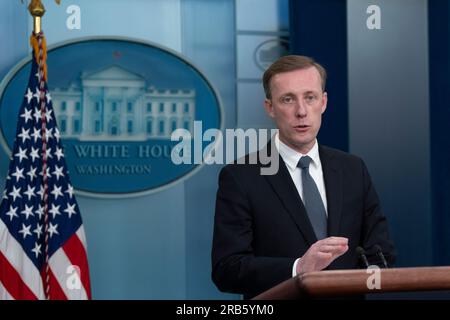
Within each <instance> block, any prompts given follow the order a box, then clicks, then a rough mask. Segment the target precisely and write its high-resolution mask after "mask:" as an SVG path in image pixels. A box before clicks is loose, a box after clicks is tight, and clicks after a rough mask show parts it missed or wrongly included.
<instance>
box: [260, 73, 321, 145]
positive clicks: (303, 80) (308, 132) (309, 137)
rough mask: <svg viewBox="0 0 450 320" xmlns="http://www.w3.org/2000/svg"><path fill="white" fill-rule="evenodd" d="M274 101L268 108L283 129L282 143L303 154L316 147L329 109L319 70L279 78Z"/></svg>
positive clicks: (274, 82) (274, 83)
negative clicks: (317, 137)
mask: <svg viewBox="0 0 450 320" xmlns="http://www.w3.org/2000/svg"><path fill="white" fill-rule="evenodd" d="M270 88H271V93H272V98H271V99H270V100H269V99H266V101H265V102H264V105H265V107H266V111H267V113H268V114H269V116H270V117H272V118H273V119H274V121H275V123H276V125H277V127H278V129H279V137H280V140H281V141H282V142H283V143H285V144H286V145H288V146H290V147H291V148H293V149H294V150H296V151H298V152H300V153H303V154H305V153H307V152H308V151H309V150H310V149H311V148H312V147H313V145H314V141H315V139H316V136H317V133H318V132H319V129H320V124H321V121H322V113H323V112H324V111H325V109H326V107H327V94H326V93H325V92H322V82H321V78H320V74H319V72H318V71H317V69H316V68H315V67H310V68H307V69H300V70H294V71H289V72H283V73H279V74H276V75H275V76H273V77H272V79H271V82H270Z"/></svg>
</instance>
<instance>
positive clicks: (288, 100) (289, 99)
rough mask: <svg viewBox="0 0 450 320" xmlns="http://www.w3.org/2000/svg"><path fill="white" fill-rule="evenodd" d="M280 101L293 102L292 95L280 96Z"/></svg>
mask: <svg viewBox="0 0 450 320" xmlns="http://www.w3.org/2000/svg"><path fill="white" fill-rule="evenodd" d="M281 101H282V102H283V103H293V102H294V99H293V98H292V97H289V96H287V97H283V98H281Z"/></svg>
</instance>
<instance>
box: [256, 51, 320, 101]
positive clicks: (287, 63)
mask: <svg viewBox="0 0 450 320" xmlns="http://www.w3.org/2000/svg"><path fill="white" fill-rule="evenodd" d="M310 67H314V68H316V69H317V71H318V72H319V74H320V78H321V79H322V91H325V83H326V80H327V72H326V70H325V68H324V67H322V66H321V65H320V64H318V63H317V62H316V61H314V59H313V58H310V57H306V56H296V55H289V56H284V57H281V58H280V59H278V60H277V61H275V62H274V63H272V65H271V66H270V67H269V68H268V69H267V70H266V72H264V75H263V86H264V92H265V94H266V98H267V99H271V98H272V92H271V91H270V81H271V80H272V78H273V76H275V75H276V74H279V73H283V72H289V71H294V70H301V69H308V68H310Z"/></svg>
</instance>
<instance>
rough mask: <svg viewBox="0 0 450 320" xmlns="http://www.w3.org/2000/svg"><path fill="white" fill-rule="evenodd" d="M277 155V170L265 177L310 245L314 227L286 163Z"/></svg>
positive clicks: (314, 239) (313, 235) (314, 240)
mask: <svg viewBox="0 0 450 320" xmlns="http://www.w3.org/2000/svg"><path fill="white" fill-rule="evenodd" d="M278 157H279V170H278V172H277V173H276V174H274V175H266V176H265V177H266V179H267V180H268V181H269V183H270V184H271V185H272V188H273V190H274V192H275V193H276V194H277V196H278V197H279V198H280V200H281V202H282V203H283V205H284V207H285V208H286V210H287V211H288V212H289V214H290V216H291V217H292V219H293V220H294V221H295V224H296V225H297V227H298V229H299V230H300V232H301V233H302V234H303V236H304V238H305V240H306V241H307V242H308V243H309V245H312V244H313V243H314V242H316V241H317V238H316V235H315V233H314V229H313V227H312V225H311V222H310V221H309V218H308V215H307V213H306V210H305V207H304V206H303V202H302V200H301V198H300V196H299V195H298V192H297V189H296V188H295V185H294V182H293V181H292V178H291V175H290V174H289V172H288V169H287V167H286V164H285V163H284V161H283V159H282V158H281V156H280V155H278Z"/></svg>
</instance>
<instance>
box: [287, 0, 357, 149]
mask: <svg viewBox="0 0 450 320" xmlns="http://www.w3.org/2000/svg"><path fill="white" fill-rule="evenodd" d="M289 16H290V18H289V21H290V36H291V52H292V53H293V54H301V55H306V56H311V57H313V58H314V59H315V60H317V61H318V62H319V63H320V64H322V65H323V66H324V67H325V69H326V70H327V72H328V79H327V86H326V91H327V92H328V106H329V108H328V109H327V110H326V112H325V114H324V117H323V122H322V128H321V129H320V133H319V137H318V139H319V141H320V143H322V144H325V145H328V146H331V147H334V148H337V149H340V150H344V151H348V146H349V140H348V76H347V6H346V1H345V0H315V1H312V0H291V1H290V5H289Z"/></svg>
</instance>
